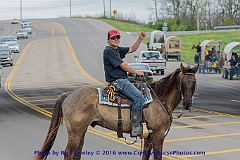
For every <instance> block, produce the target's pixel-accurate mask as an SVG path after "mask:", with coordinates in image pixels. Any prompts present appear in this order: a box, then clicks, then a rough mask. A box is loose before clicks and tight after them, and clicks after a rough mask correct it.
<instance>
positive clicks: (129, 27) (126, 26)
mask: <svg viewBox="0 0 240 160" xmlns="http://www.w3.org/2000/svg"><path fill="white" fill-rule="evenodd" d="M100 20H102V21H104V22H106V23H108V24H110V25H111V26H113V27H115V28H117V29H119V30H120V31H124V32H138V31H140V30H142V31H144V32H152V31H153V30H154V29H152V28H148V27H145V26H143V25H140V24H136V23H127V22H122V21H117V20H109V19H100Z"/></svg>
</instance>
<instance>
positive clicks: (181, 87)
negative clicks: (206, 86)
mask: <svg viewBox="0 0 240 160" xmlns="http://www.w3.org/2000/svg"><path fill="white" fill-rule="evenodd" d="M183 75H189V76H194V77H195V76H196V75H195V73H183ZM189 80H190V79H188V81H189ZM183 84H184V83H183V77H181V80H180V89H181V100H182V101H184V99H185V96H184V90H183ZM195 87H196V86H195ZM194 90H195V88H194ZM187 92H189V90H187ZM193 92H194V91H193ZM187 95H188V94H187ZM192 102H193V96H192V99H191V103H192ZM182 108H183V106H182V107H181V109H180V113H181V111H182ZM189 111H190V112H191V108H189Z"/></svg>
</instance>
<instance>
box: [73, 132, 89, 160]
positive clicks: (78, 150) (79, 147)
mask: <svg viewBox="0 0 240 160" xmlns="http://www.w3.org/2000/svg"><path fill="white" fill-rule="evenodd" d="M86 131H87V130H86ZM86 131H85V133H86ZM85 133H84V134H83V136H82V138H81V140H80V143H79V145H78V148H77V154H76V155H75V156H74V159H76V160H80V159H81V155H82V154H81V151H82V147H83V144H84V138H85Z"/></svg>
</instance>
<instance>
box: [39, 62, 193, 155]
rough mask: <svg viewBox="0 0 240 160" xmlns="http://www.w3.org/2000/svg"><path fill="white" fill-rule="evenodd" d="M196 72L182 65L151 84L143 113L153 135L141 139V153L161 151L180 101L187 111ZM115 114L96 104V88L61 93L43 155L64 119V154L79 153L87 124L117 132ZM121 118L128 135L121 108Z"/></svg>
mask: <svg viewBox="0 0 240 160" xmlns="http://www.w3.org/2000/svg"><path fill="white" fill-rule="evenodd" d="M197 70H198V65H196V66H195V67H193V68H191V67H190V66H188V67H184V66H183V65H182V64H181V65H180V68H178V69H176V70H175V71H174V72H173V73H171V74H169V75H168V76H166V77H164V78H162V79H161V80H158V81H155V82H153V83H152V84H150V87H151V88H152V91H151V94H152V97H153V100H154V101H153V102H151V103H150V105H149V107H148V108H144V110H143V112H144V117H145V119H146V121H147V124H148V129H151V130H152V131H153V133H151V134H150V135H149V136H148V137H147V138H145V139H144V153H149V152H150V151H151V150H152V149H153V152H155V153H157V152H158V153H161V152H162V147H163V141H164V138H165V136H166V135H165V133H166V131H168V130H169V129H170V126H171V122H172V112H173V110H174V109H175V108H176V107H177V106H178V104H179V103H180V101H181V100H182V101H183V106H185V109H187V110H189V109H190V107H191V105H192V96H193V94H194V92H195V85H196V77H195V73H196V72H197ZM162 101H163V102H164V103H162ZM164 104H166V105H164ZM117 112H118V111H117V108H115V107H111V106H107V105H101V104H99V103H98V91H97V89H95V88H89V87H84V88H80V89H78V90H75V91H72V92H68V93H64V94H62V95H61V96H60V97H59V98H58V100H57V101H56V104H55V107H54V110H53V113H52V119H51V123H50V126H49V130H48V133H47V136H46V139H45V142H44V144H43V146H42V148H41V150H40V151H41V152H42V153H48V152H50V150H51V148H52V146H53V144H54V141H55V138H56V136H57V131H58V128H59V126H60V124H61V122H62V120H63V119H64V121H65V124H66V128H67V131H68V143H67V146H66V149H65V153H73V152H74V151H78V152H81V150H82V147H83V143H84V136H85V133H86V131H87V127H88V126H89V125H92V126H95V125H100V126H102V127H105V128H108V129H111V130H114V131H117V130H118V127H117V122H118V118H117V116H116V115H117ZM122 119H123V132H124V133H131V120H130V110H129V109H122ZM47 155H48V154H46V155H43V154H42V155H36V157H35V160H41V159H46V158H47ZM149 157H150V155H149V154H144V155H143V156H142V159H143V160H148V159H149ZM64 159H65V160H79V159H81V155H79V154H77V155H74V154H66V155H64ZM154 159H155V160H161V159H162V154H155V155H154Z"/></svg>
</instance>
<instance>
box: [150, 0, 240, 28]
mask: <svg viewBox="0 0 240 160" xmlns="http://www.w3.org/2000/svg"><path fill="white" fill-rule="evenodd" d="M155 1H156V2H157V5H156V6H155V7H152V8H151V9H152V11H153V13H154V12H155V13H156V12H157V14H152V15H156V17H155V22H156V23H154V22H152V21H149V23H148V24H149V25H150V26H152V27H153V28H155V29H159V30H161V27H162V26H163V22H164V21H166V22H168V30H169V31H183V30H184V31H187V30H196V29H197V27H198V26H199V29H213V27H214V26H231V25H240V0H155Z"/></svg>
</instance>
